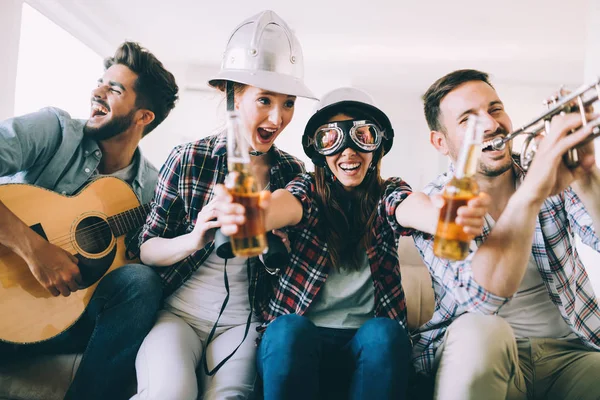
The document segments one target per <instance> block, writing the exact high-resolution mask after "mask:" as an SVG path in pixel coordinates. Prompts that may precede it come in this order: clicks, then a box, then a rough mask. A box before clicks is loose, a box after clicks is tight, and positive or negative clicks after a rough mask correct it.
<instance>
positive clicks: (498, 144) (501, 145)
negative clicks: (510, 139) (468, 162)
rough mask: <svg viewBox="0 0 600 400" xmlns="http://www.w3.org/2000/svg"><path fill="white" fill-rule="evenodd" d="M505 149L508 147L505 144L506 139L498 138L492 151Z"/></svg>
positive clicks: (493, 144) (493, 143) (493, 141)
mask: <svg viewBox="0 0 600 400" xmlns="http://www.w3.org/2000/svg"><path fill="white" fill-rule="evenodd" d="M505 147H506V142H504V139H501V138H496V139H494V140H492V149H494V150H504V148H505Z"/></svg>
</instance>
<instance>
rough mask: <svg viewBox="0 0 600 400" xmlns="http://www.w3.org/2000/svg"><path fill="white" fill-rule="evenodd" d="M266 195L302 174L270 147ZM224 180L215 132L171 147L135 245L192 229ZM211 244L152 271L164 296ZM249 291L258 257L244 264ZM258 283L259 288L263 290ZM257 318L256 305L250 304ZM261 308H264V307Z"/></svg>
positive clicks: (223, 151) (260, 271)
mask: <svg viewBox="0 0 600 400" xmlns="http://www.w3.org/2000/svg"><path fill="white" fill-rule="evenodd" d="M270 152H271V154H272V167H271V177H270V189H271V190H275V189H281V188H284V187H285V185H286V184H287V183H288V182H289V181H290V180H291V179H292V178H294V177H295V176H296V175H298V174H301V173H303V172H304V171H305V169H304V164H303V163H302V161H300V160H299V159H297V158H296V157H294V156H292V155H290V154H288V153H286V152H283V151H281V150H279V149H277V148H276V147H275V146H273V147H272V148H271V150H270ZM226 175H227V148H226V135H225V133H224V132H221V133H220V134H217V135H212V136H208V137H206V138H204V139H201V140H198V141H196V142H192V143H188V144H185V145H181V146H178V147H175V148H174V149H173V151H172V152H171V154H170V155H169V158H168V159H167V161H166V162H165V164H164V165H163V167H162V168H161V170H160V173H159V177H158V185H157V186H156V191H155V194H154V200H153V202H152V209H151V211H150V214H149V215H148V218H147V219H146V224H145V225H144V228H143V230H142V232H141V234H140V245H141V243H143V242H145V241H146V240H148V239H150V238H153V237H163V238H174V237H176V236H180V235H183V234H185V233H189V232H191V231H192V230H193V229H194V224H195V223H196V218H197V216H198V213H200V211H201V210H202V207H204V206H205V205H206V204H207V203H208V202H210V201H211V200H212V198H213V187H214V185H216V184H219V183H223V181H224V180H225V176H226ZM213 249H214V242H212V241H211V242H210V243H207V244H206V246H204V248H202V249H200V250H198V251H196V252H194V253H192V254H190V255H189V256H188V257H187V258H185V259H183V260H181V261H180V262H178V263H176V264H175V265H172V266H170V267H165V268H157V271H158V272H159V273H160V274H161V277H162V279H163V286H164V289H165V296H168V295H170V294H171V293H173V292H174V291H175V290H177V289H178V288H179V287H180V286H181V285H182V284H183V283H184V282H185V281H186V280H187V279H188V278H189V277H190V276H191V275H192V274H193V273H194V271H196V270H197V269H198V268H199V267H200V266H201V265H202V264H203V263H204V261H205V260H206V259H207V258H208V256H209V255H210V253H211V252H212V251H213ZM250 261H251V263H250V265H251V269H252V271H253V272H252V273H250V290H255V289H256V288H257V285H259V284H260V286H261V287H260V288H259V290H271V289H270V288H264V286H265V285H266V282H267V280H266V279H264V278H265V275H266V272H265V271H264V268H260V267H258V266H260V265H261V263H260V260H259V259H258V257H253V258H251V259H250ZM263 282H264V284H263ZM256 306H257V307H258V310H257V312H258V313H260V314H262V312H263V311H262V309H260V307H261V306H262V305H260V304H256ZM265 306H266V305H265Z"/></svg>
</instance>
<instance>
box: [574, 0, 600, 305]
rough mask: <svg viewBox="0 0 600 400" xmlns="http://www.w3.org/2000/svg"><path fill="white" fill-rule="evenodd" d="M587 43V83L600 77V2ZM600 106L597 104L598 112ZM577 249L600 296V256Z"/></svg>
mask: <svg viewBox="0 0 600 400" xmlns="http://www.w3.org/2000/svg"><path fill="white" fill-rule="evenodd" d="M587 17H588V23H587V43H586V57H585V70H584V80H585V82H592V81H593V80H594V79H596V78H598V77H600V1H598V0H589V13H587ZM599 109H600V104H598V103H596V110H599ZM599 147H600V141H599V140H596V154H597V159H596V161H597V163H598V164H599V165H600V151H599ZM577 249H578V251H579V254H580V255H581V258H582V259H583V263H584V265H585V267H586V271H587V273H588V275H589V277H590V280H591V281H592V285H593V286H594V290H595V292H596V294H600V254H598V253H597V252H595V251H594V250H592V249H591V248H589V247H588V246H585V245H583V244H582V243H581V241H580V240H578V241H577Z"/></svg>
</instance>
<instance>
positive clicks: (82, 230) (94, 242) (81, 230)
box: [75, 217, 113, 254]
mask: <svg viewBox="0 0 600 400" xmlns="http://www.w3.org/2000/svg"><path fill="white" fill-rule="evenodd" d="M112 237H113V236H112V232H111V230H110V227H109V226H108V223H107V222H106V221H105V220H103V219H102V218H99V217H88V218H85V219H83V220H81V221H80V222H79V224H77V228H76V229H75V240H76V241H77V244H78V245H79V247H80V248H81V249H83V251H85V252H87V253H89V254H98V253H102V252H103V251H105V250H106V249H107V248H108V247H109V245H110V243H111V241H112Z"/></svg>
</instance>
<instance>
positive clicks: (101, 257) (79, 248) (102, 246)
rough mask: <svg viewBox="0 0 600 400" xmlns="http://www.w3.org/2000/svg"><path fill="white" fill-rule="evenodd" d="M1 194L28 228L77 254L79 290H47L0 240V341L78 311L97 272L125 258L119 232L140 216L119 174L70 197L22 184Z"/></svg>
mask: <svg viewBox="0 0 600 400" xmlns="http://www.w3.org/2000/svg"><path fill="white" fill-rule="evenodd" d="M0 200H2V202H3V203H4V204H5V205H6V206H7V207H8V208H9V209H10V210H11V211H12V212H13V213H15V214H16V215H17V217H19V218H20V219H21V220H22V221H23V222H25V224H27V225H28V226H29V227H31V229H33V230H34V231H35V232H37V233H38V234H39V235H41V236H42V237H44V238H45V239H46V240H48V241H49V242H50V243H53V244H55V245H57V246H59V247H61V248H63V249H64V250H66V251H68V252H69V253H71V254H73V255H75V257H77V258H78V259H79V263H78V266H79V269H80V271H81V277H82V280H83V285H82V287H83V288H82V289H81V290H78V291H77V292H75V293H72V294H71V295H70V296H69V297H63V296H58V297H54V296H52V295H51V294H50V292H48V291H47V290H46V289H45V288H44V287H43V286H42V285H40V283H39V282H38V281H37V280H36V279H35V278H34V276H33V274H32V273H31V271H30V270H29V267H28V266H27V264H26V263H25V261H24V260H23V259H22V258H21V257H19V256H18V255H17V254H15V253H14V252H12V251H11V250H10V249H8V248H7V247H5V246H2V245H0V340H3V341H7V342H13V343H20V344H23V343H33V342H39V341H42V340H46V339H50V338H52V337H54V336H56V335H58V334H59V333H61V332H63V331H64V330H66V329H67V328H69V327H70V326H72V325H73V324H74V323H75V322H76V321H77V320H78V319H79V317H80V316H81V315H82V314H83V312H84V311H85V308H86V307H87V304H88V303H89V301H90V299H91V297H92V294H93V293H94V290H95V289H96V286H97V285H98V282H99V281H100V279H102V277H103V276H105V275H106V274H107V273H109V272H110V271H112V270H114V269H116V268H119V267H121V266H123V265H125V264H127V263H131V262H134V261H135V260H132V259H128V258H127V256H126V248H125V234H126V233H128V232H130V231H134V230H137V228H139V227H140V226H141V225H142V224H143V223H144V222H145V220H146V215H147V214H148V211H149V209H150V206H149V205H144V206H140V202H139V201H138V198H137V196H136V195H135V193H134V192H133V190H132V189H131V188H130V187H129V185H128V184H127V183H125V182H124V181H122V180H120V179H118V178H114V177H103V178H99V179H97V180H95V181H93V182H91V183H90V184H88V185H87V186H86V187H85V188H84V189H83V190H82V191H80V192H79V194H77V195H75V196H63V195H60V194H58V193H55V192H52V191H50V190H47V189H43V188H39V187H36V186H31V185H26V184H8V185H2V186H0Z"/></svg>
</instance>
